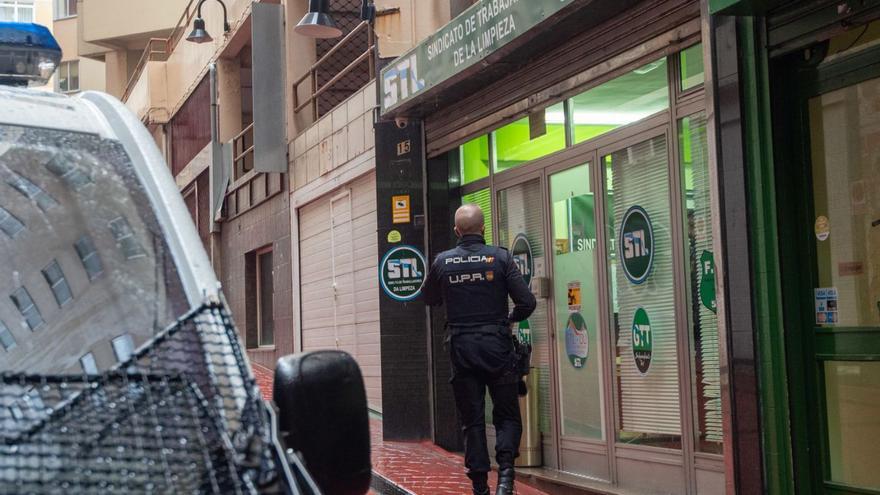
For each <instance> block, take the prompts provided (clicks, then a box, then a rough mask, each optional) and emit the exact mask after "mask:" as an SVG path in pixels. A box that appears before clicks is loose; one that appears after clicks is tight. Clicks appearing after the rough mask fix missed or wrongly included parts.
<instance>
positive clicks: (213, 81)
mask: <svg viewBox="0 0 880 495" xmlns="http://www.w3.org/2000/svg"><path fill="white" fill-rule="evenodd" d="M208 80H209V82H210V85H211V172H210V175H209V176H208V183H209V184H210V186H209V187H208V189H209V190H210V193H211V202H210V208H211V211H210V223H209V227H210V228H209V232H210V233H211V235H210V239H211V240H210V246H208V248H209V249H208V251H209V252H208V255H209V256H210V258H211V265H212V266H213V267H214V273H215V274H216V275H217V279H220V275H221V273H220V223H219V222H217V221H216V215H217V212H218V210H219V208H220V207H221V206H222V205H223V196H224V195H225V193H226V179H225V175H226V174H225V167H224V163H223V161H224V160H223V143H221V142H220V114H219V112H218V110H217V90H218V85H217V64H216V63H215V62H211V64H210V65H209V66H208Z"/></svg>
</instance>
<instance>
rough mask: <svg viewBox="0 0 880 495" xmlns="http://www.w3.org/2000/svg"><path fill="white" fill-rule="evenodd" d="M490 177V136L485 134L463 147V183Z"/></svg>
mask: <svg viewBox="0 0 880 495" xmlns="http://www.w3.org/2000/svg"><path fill="white" fill-rule="evenodd" d="M486 177H489V135H488V134H484V135H482V136H480V137H478V138H476V139H473V140H471V141H468V142H466V143H464V144H463V145H462V146H461V183H462V184H470V183H471V182H474V181H477V180H480V179H483V178H486Z"/></svg>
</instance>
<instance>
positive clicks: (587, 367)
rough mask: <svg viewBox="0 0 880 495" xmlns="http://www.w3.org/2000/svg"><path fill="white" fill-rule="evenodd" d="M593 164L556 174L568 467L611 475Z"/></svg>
mask: <svg viewBox="0 0 880 495" xmlns="http://www.w3.org/2000/svg"><path fill="white" fill-rule="evenodd" d="M592 169H593V167H592V164H591V163H584V164H582V165H578V166H575V167H572V168H569V169H567V170H562V171H559V172H556V173H552V174H550V175H549V176H548V182H549V200H550V219H551V228H550V241H551V242H552V246H551V249H552V253H553V259H552V266H553V270H552V273H553V276H552V277H551V285H552V288H553V298H552V301H553V309H552V311H553V316H554V318H553V330H552V331H553V332H554V334H555V335H554V338H555V351H556V366H555V368H556V373H557V377H558V380H557V381H558V391H559V392H558V395H559V409H558V413H557V414H558V425H559V436H560V449H559V451H560V469H561V470H563V471H566V472H570V473H575V474H579V475H585V476H589V477H592V478H598V479H605V480H607V479H609V466H608V459H607V449H606V445H605V421H604V396H605V392H604V389H603V383H604V380H603V379H602V376H603V361H604V360H603V354H604V352H603V350H604V349H605V348H606V345H607V344H606V343H605V342H604V339H603V338H602V336H601V331H600V327H599V318H600V316H599V315H600V311H599V308H600V307H601V306H600V304H599V302H598V301H599V296H600V282H599V281H600V280H601V278H600V277H599V261H600V259H601V258H600V256H599V253H600V251H601V250H600V249H599V247H600V246H599V245H598V243H597V240H596V238H597V236H596V224H597V222H596V198H595V195H594V192H593V189H594V187H593V182H594V181H593V179H592V176H591V172H592Z"/></svg>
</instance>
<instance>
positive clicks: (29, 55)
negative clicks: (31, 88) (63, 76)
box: [0, 22, 61, 86]
mask: <svg viewBox="0 0 880 495" xmlns="http://www.w3.org/2000/svg"><path fill="white" fill-rule="evenodd" d="M59 62H61V47H60V46H58V42H57V41H55V37H54V36H52V33H51V32H49V30H48V29H47V28H46V27H45V26H40V25H39V24H29V23H23V22H0V84H8V85H14V86H26V85H28V84H31V85H35V86H39V85H43V84H46V83H47V82H48V81H49V78H51V77H52V73H53V72H55V68H56V67H58V63H59Z"/></svg>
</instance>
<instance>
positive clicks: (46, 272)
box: [43, 260, 73, 306]
mask: <svg viewBox="0 0 880 495" xmlns="http://www.w3.org/2000/svg"><path fill="white" fill-rule="evenodd" d="M43 278H45V279H46V283H47V284H49V287H51V288H52V294H54V295H55V301H57V302H58V305H59V306H64V305H65V304H67V303H69V302H70V301H72V300H73V292H72V291H71V290H70V284H68V283H67V279H65V278H64V272H62V271H61V265H59V264H58V261H57V260H52V263H49V265H48V266H47V267H46V268H43Z"/></svg>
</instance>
